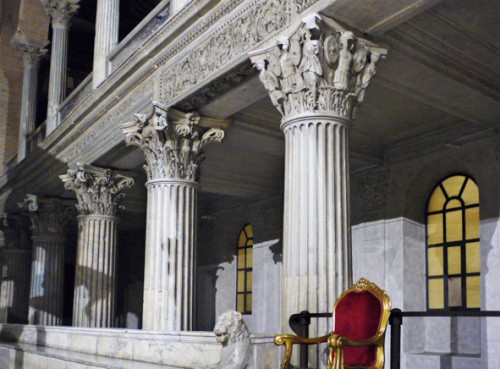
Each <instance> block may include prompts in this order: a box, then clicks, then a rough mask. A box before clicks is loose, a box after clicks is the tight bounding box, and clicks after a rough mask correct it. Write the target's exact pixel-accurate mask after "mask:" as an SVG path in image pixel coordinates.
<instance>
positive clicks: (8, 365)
mask: <svg viewBox="0 0 500 369" xmlns="http://www.w3.org/2000/svg"><path fill="white" fill-rule="evenodd" d="M0 368H1V369H103V368H106V369H189V368H180V367H173V366H165V365H158V364H151V363H146V362H139V361H131V360H126V359H117V358H110V357H105V356H99V355H91V354H85V353H81V352H74V351H67V350H60V349H54V348H48V347H43V346H36V345H29V344H23V343H18V344H13V343H10V342H0Z"/></svg>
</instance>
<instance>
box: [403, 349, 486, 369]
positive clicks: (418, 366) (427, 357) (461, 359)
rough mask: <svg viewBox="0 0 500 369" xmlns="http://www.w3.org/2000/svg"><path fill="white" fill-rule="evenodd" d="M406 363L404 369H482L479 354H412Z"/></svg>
mask: <svg viewBox="0 0 500 369" xmlns="http://www.w3.org/2000/svg"><path fill="white" fill-rule="evenodd" d="M406 363H407V365H406V369H422V368H425V369H484V368H483V366H482V362H481V356H480V355H479V354H450V353H441V352H422V353H413V354H408V356H407V360H406Z"/></svg>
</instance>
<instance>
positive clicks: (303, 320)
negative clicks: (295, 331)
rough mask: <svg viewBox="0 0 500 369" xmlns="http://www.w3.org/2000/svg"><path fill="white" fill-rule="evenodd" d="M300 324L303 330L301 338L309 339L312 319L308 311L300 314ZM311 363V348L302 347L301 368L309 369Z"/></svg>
mask: <svg viewBox="0 0 500 369" xmlns="http://www.w3.org/2000/svg"><path fill="white" fill-rule="evenodd" d="M300 315H301V316H300V319H299V324H300V328H301V331H302V332H301V336H302V337H304V338H309V324H311V317H310V316H309V312H308V311H301V312H300ZM308 362H309V348H308V346H307V345H304V344H302V345H300V360H299V364H300V367H301V368H307V365H308Z"/></svg>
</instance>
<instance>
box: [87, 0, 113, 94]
mask: <svg viewBox="0 0 500 369" xmlns="http://www.w3.org/2000/svg"><path fill="white" fill-rule="evenodd" d="M119 20H120V0H98V1H97V15H96V24H95V41H94V70H93V71H92V78H93V81H92V85H93V87H94V88H97V86H99V85H100V84H101V83H102V82H103V81H104V80H105V79H106V77H107V76H108V75H109V73H110V72H111V65H110V63H109V61H108V54H109V53H110V52H111V51H112V50H113V49H114V48H115V47H116V45H117V44H118V25H119Z"/></svg>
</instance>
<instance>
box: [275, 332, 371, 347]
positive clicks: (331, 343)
mask: <svg viewBox="0 0 500 369" xmlns="http://www.w3.org/2000/svg"><path fill="white" fill-rule="evenodd" d="M380 337H381V335H378V334H377V335H375V336H373V337H370V338H368V339H366V340H361V341H354V340H351V339H349V338H347V337H344V336H339V335H337V334H332V335H330V337H329V338H328V347H331V348H341V347H346V346H347V347H363V346H369V345H378V346H380V342H379V341H380ZM275 340H276V338H275Z"/></svg>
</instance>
